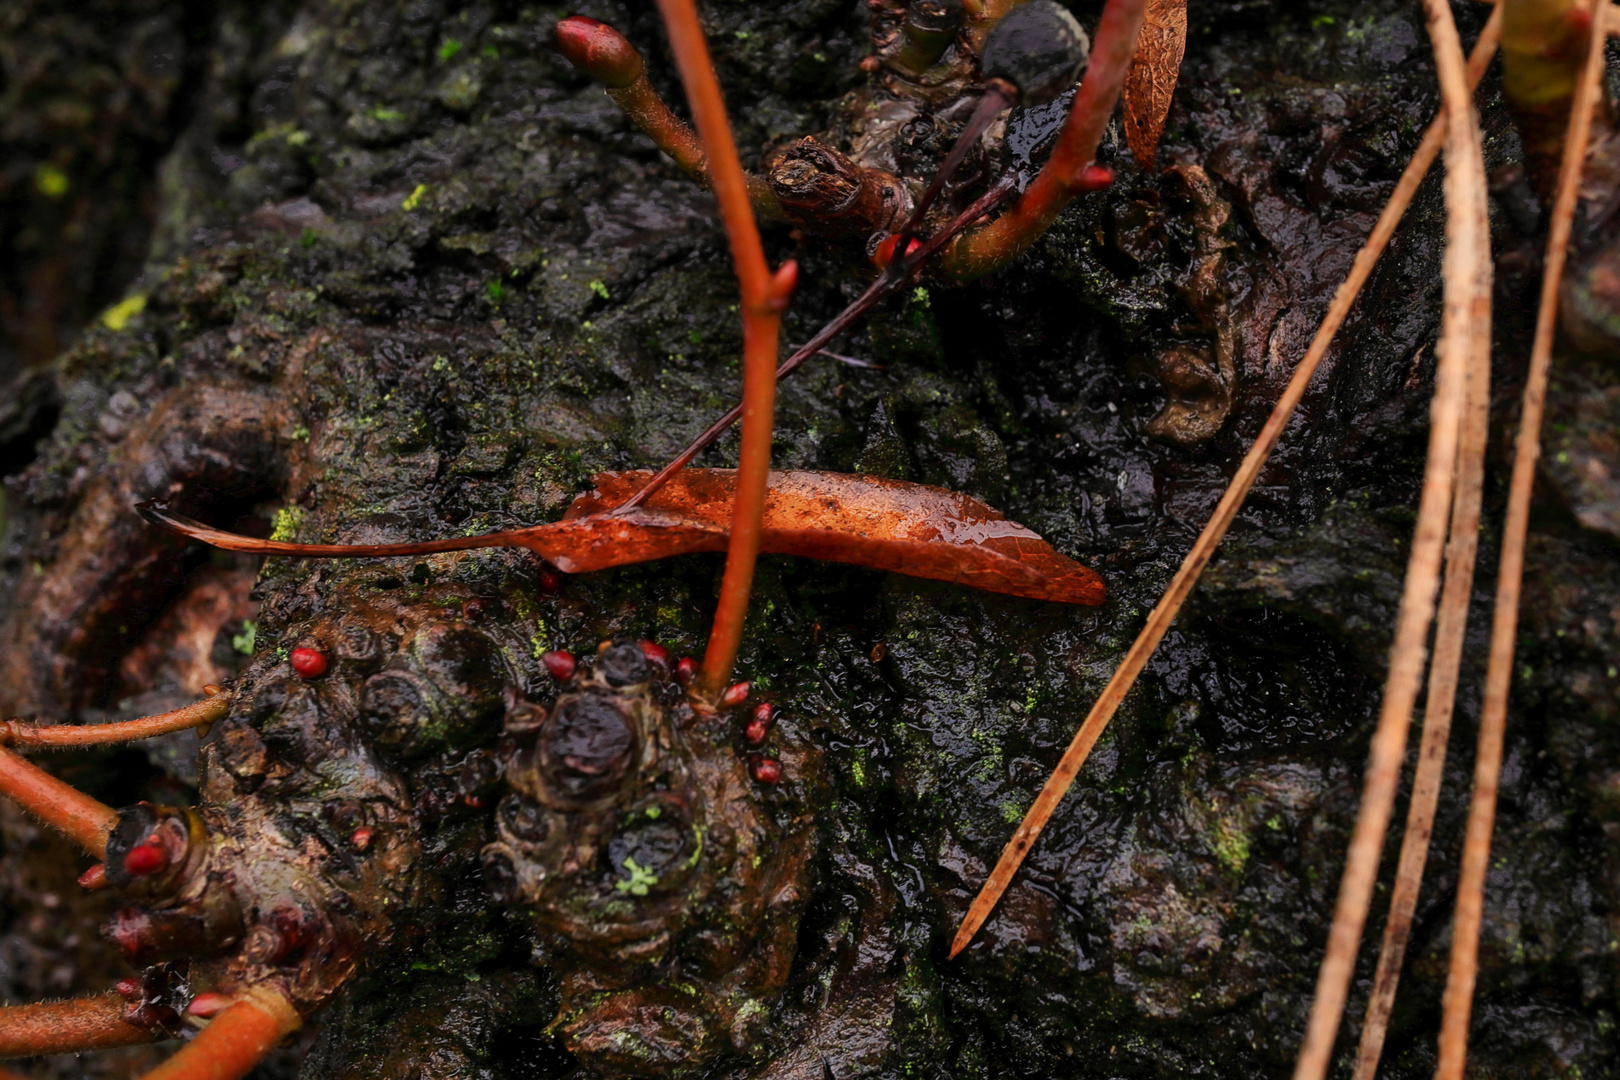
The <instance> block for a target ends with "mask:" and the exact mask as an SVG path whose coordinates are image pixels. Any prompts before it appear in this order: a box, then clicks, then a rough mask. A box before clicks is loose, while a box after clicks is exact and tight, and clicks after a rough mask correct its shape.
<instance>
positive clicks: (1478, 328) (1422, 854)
mask: <svg viewBox="0 0 1620 1080" xmlns="http://www.w3.org/2000/svg"><path fill="white" fill-rule="evenodd" d="M1501 28H1502V6H1501V5H1500V4H1498V5H1497V7H1496V10H1495V11H1494V12H1492V13H1491V18H1490V21H1489V22H1488V23H1486V25H1485V29H1484V30H1483V31H1481V32H1480V36H1479V40H1478V41H1477V42H1475V44H1474V51H1473V52H1472V53H1471V54H1470V55H1469V57H1468V86H1469V89H1470V90H1471V91H1472V90H1473V89H1475V88H1477V87H1478V86H1479V81H1480V79H1481V78H1482V77H1483V76H1484V74H1485V69H1486V68H1488V67H1489V66H1490V63H1491V59H1492V57H1493V55H1494V54H1495V52H1496V44H1497V40H1498V38H1499V37H1500V34H1501ZM1430 133H1431V134H1433V135H1435V136H1438V135H1439V134H1440V125H1439V124H1436V125H1434V126H1432V127H1431V128H1430ZM1483 300H1484V302H1483V303H1481V305H1480V308H1481V310H1478V311H1477V312H1476V314H1475V317H1474V324H1473V342H1472V346H1471V348H1470V350H1469V357H1468V366H1469V370H1468V373H1467V407H1466V411H1465V412H1464V414H1463V427H1462V441H1461V445H1460V447H1459V449H1458V454H1457V490H1456V495H1455V499H1454V501H1453V503H1452V507H1451V536H1450V538H1449V539H1448V540H1447V543H1446V579H1445V584H1444V586H1442V591H1441V596H1440V613H1439V616H1438V618H1437V619H1436V620H1435V635H1434V658H1433V659H1432V660H1431V661H1430V665H1429V689H1428V700H1427V703H1426V704H1425V706H1424V712H1423V742H1422V744H1421V746H1420V749H1419V751H1418V764H1417V770H1416V775H1415V776H1414V778H1413V781H1412V799H1411V802H1410V804H1409V805H1408V807H1407V811H1406V832H1405V835H1404V836H1403V838H1402V840H1401V855H1400V862H1399V866H1398V869H1397V870H1396V874H1395V888H1394V891H1393V892H1392V893H1391V895H1390V901H1389V915H1388V917H1387V918H1386V919H1385V923H1384V940H1383V943H1382V946H1381V947H1380V949H1379V953H1378V970H1377V973H1376V975H1374V977H1373V991H1372V996H1371V997H1370V998H1369V1000H1368V1002H1367V1014H1366V1018H1365V1019H1364V1021H1363V1022H1362V1025H1361V1045H1360V1047H1359V1048H1358V1049H1357V1051H1356V1067H1355V1072H1354V1073H1353V1075H1352V1078H1351V1080H1373V1078H1374V1076H1375V1075H1376V1074H1377V1071H1378V1059H1379V1056H1380V1055H1381V1054H1382V1052H1383V1048H1384V1036H1385V1033H1386V1032H1387V1031H1388V1029H1389V1014H1390V1010H1391V1008H1392V1007H1393V1005H1394V1002H1395V990H1396V988H1397V987H1398V986H1399V984H1400V978H1401V965H1402V963H1403V961H1404V959H1405V956H1406V943H1407V939H1408V937H1409V936H1410V934H1411V929H1412V917H1413V914H1414V913H1415V912H1416V910H1417V898H1418V893H1419V891H1420V890H1421V888H1422V884H1423V867H1424V864H1425V862H1426V861H1427V860H1428V854H1429V838H1430V835H1431V834H1432V833H1433V831H1434V814H1435V808H1436V806H1437V805H1438V804H1439V801H1440V784H1441V781H1442V778H1443V773H1444V770H1445V763H1446V744H1447V742H1448V741H1449V739H1450V736H1451V716H1452V710H1453V707H1454V705H1455V703H1456V698H1457V676H1458V671H1459V669H1460V667H1461V665H1462V654H1463V646H1464V643H1465V642H1464V637H1465V633H1466V631H1467V628H1468V605H1469V601H1470V600H1471V599H1472V597H1473V591H1474V565H1475V563H1476V561H1477V557H1478V552H1479V513H1480V503H1481V501H1482V499H1483V496H1484V486H1485V449H1486V443H1487V440H1488V435H1489V428H1490V419H1491V393H1490V379H1491V310H1490V304H1489V294H1488V292H1487V294H1486V296H1485V297H1484V298H1483Z"/></svg>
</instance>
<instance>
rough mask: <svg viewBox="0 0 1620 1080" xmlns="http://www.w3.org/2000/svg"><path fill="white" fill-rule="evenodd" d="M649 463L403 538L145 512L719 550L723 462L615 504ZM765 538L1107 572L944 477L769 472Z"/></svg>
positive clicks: (417, 549) (937, 560)
mask: <svg viewBox="0 0 1620 1080" xmlns="http://www.w3.org/2000/svg"><path fill="white" fill-rule="evenodd" d="M650 475H651V474H649V473H646V472H621V473H600V474H598V475H597V476H596V477H595V478H594V482H595V483H596V490H594V491H592V492H589V493H587V494H585V495H581V496H580V497H579V498H578V499H576V500H574V504H573V505H572V506H571V507H569V509H568V512H567V514H566V515H565V516H564V517H563V520H561V521H557V522H552V523H550V524H546V525H535V526H532V527H530V528H527V529H516V530H513V531H511V532H501V533H489V534H486V535H484V536H466V537H455V538H450V539H444V540H428V541H424V542H420V543H404V544H293V543H287V542H284V541H278V540H257V539H254V538H252V537H248V536H238V535H236V534H234V533H228V532H222V531H221V530H218V529H213V528H210V527H209V526H207V525H203V524H201V523H199V522H196V521H192V520H190V519H189V518H184V517H180V516H179V515H176V514H171V513H169V512H168V511H167V510H166V509H164V508H162V507H159V506H155V505H152V504H146V505H143V506H142V507H141V508H140V510H141V514H142V516H143V517H145V518H146V519H147V520H148V521H150V522H152V523H154V524H156V525H160V526H162V527H164V528H166V529H170V530H172V531H174V532H178V533H181V534H182V535H185V536H188V537H191V538H192V539H194V540H201V541H203V542H204V543H207V544H212V545H214V546H215V547H221V548H227V549H229V550H232V551H251V552H257V553H259V554H265V555H291V556H297V557H303V558H315V557H341V558H354V557H362V556H387V555H423V554H429V553H431V552H437V551H463V550H466V549H469V548H484V547H522V548H527V549H529V550H530V551H533V552H534V553H535V554H537V555H539V556H540V557H542V558H544V559H546V560H548V561H550V562H551V563H553V564H554V565H555V566H556V567H557V568H558V569H560V570H562V571H564V572H565V573H571V574H581V573H588V572H590V571H593V570H605V569H607V568H609V567H613V566H626V565H629V564H632V563H641V562H649V561H651V560H653V559H662V558H668V557H669V556H672V555H684V554H688V553H691V552H698V551H724V550H725V547H726V538H727V535H728V532H729V530H730V527H731V493H732V488H733V485H734V484H735V483H736V473H735V472H733V471H732V470H730V469H686V470H683V471H682V472H680V473H678V474H676V476H675V477H674V479H672V480H671V481H670V482H669V483H668V484H667V485H666V486H665V487H664V488H663V489H661V490H660V491H659V492H658V493H657V494H656V495H654V496H653V497H652V498H651V499H649V500H648V501H647V503H646V504H645V505H643V506H640V507H638V508H636V509H635V510H632V511H629V512H626V513H623V514H617V513H613V512H612V509H613V507H615V506H617V505H618V504H620V503H622V502H624V501H625V500H626V499H628V498H629V497H630V495H632V494H633V493H634V492H636V491H637V490H639V489H640V487H641V485H642V484H643V483H645V482H646V480H647V478H648V477H649V476H650ZM762 550H764V551H767V552H772V553H775V554H781V555H802V556H804V557H806V558H812V559H823V560H827V561H830V562H844V563H854V564H856V565H858V566H869V567H873V568H874V569H878V570H890V571H893V572H895V573H900V574H907V575H909V576H912V577H922V578H932V579H934V580H937V581H950V582H955V583H957V584H961V585H967V586H969V587H972V588H976V589H983V590H986V591H988V592H1000V593H1009V594H1011V595H1013V596H1023V597H1028V598H1030V599H1035V600H1054V601H1058V602H1060V603H1068V604H1087V605H1096V604H1100V603H1102V602H1103V599H1104V596H1105V589H1104V588H1103V583H1102V579H1101V578H1099V577H1098V576H1097V574H1096V572H1095V571H1092V570H1090V569H1088V568H1086V567H1084V566H1082V565H1080V564H1079V563H1077V562H1075V561H1074V560H1073V559H1070V558H1068V557H1067V556H1065V555H1061V554H1059V553H1058V552H1057V551H1055V550H1054V549H1053V548H1052V546H1051V545H1050V544H1048V543H1047V542H1046V541H1045V540H1042V539H1041V538H1040V537H1039V536H1037V535H1036V534H1035V533H1033V532H1030V531H1029V530H1028V529H1026V528H1024V527H1023V526H1022V525H1019V524H1017V523H1016V522H1012V521H1008V520H1007V519H1006V518H1005V517H1003V516H1002V515H1001V514H999V513H997V512H996V511H995V510H992V509H991V508H990V507H988V506H986V505H985V504H983V503H981V502H979V501H978V500H977V499H973V498H969V497H968V496H966V495H962V494H959V493H957V492H954V491H947V490H945V489H944V488H935V487H925V486H923V485H921V484H907V483H903V482H901V481H898V480H882V479H878V478H876V477H870V476H846V475H842V474H838V473H820V472H773V473H771V480H770V488H769V490H768V492H767V494H766V499H765V520H764V541H763V546H762Z"/></svg>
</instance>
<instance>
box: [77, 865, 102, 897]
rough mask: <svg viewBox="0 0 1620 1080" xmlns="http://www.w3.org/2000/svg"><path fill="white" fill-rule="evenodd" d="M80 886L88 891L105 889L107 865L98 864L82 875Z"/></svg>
mask: <svg viewBox="0 0 1620 1080" xmlns="http://www.w3.org/2000/svg"><path fill="white" fill-rule="evenodd" d="M79 884H80V886H82V887H83V888H86V889H92V890H94V889H105V888H106V887H107V864H106V863H96V865H94V866H92V867H91V868H90V869H88V870H86V871H85V872H84V873H82V874H80V875H79Z"/></svg>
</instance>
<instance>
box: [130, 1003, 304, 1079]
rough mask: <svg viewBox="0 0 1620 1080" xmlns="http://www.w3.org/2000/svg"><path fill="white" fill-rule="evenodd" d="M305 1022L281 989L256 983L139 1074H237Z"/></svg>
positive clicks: (208, 1076) (249, 1069)
mask: <svg viewBox="0 0 1620 1080" xmlns="http://www.w3.org/2000/svg"><path fill="white" fill-rule="evenodd" d="M301 1023H302V1021H301V1019H300V1018H299V1016H298V1012H297V1010H296V1009H294V1008H293V1007H292V1004H291V1003H290V1002H289V1001H288V1000H287V999H286V998H285V997H284V996H283V995H282V994H281V993H280V992H278V991H276V990H272V989H269V988H268V987H256V988H254V989H252V990H249V991H247V992H245V993H243V994H242V995H240V996H239V997H238V998H237V999H236V1001H235V1002H233V1003H232V1004H231V1005H229V1006H227V1007H226V1008H225V1010H224V1011H223V1012H221V1013H220V1014H219V1015H218V1016H216V1017H214V1018H213V1019H212V1020H210V1021H209V1022H208V1026H207V1027H205V1028H203V1029H202V1031H201V1032H200V1033H199V1034H198V1035H197V1037H196V1038H195V1039H192V1040H191V1041H190V1042H189V1043H187V1044H186V1045H185V1046H184V1047H182V1048H181V1049H180V1052H179V1053H177V1054H175V1055H174V1056H173V1057H171V1058H170V1059H169V1060H168V1061H165V1062H164V1063H163V1064H161V1065H159V1066H158V1067H157V1068H155V1069H153V1070H152V1071H151V1072H149V1073H147V1074H146V1075H145V1076H143V1077H141V1080H238V1078H239V1077H243V1076H246V1075H247V1074H248V1073H250V1072H252V1071H253V1067H254V1066H255V1065H257V1064H258V1063H259V1062H260V1061H262V1060H264V1056H265V1055H266V1054H268V1053H269V1052H270V1051H271V1050H273V1049H275V1046H276V1044H277V1043H279V1042H280V1041H281V1040H282V1038H283V1037H285V1036H286V1035H288V1034H290V1033H292V1032H294V1031H297V1030H298V1028H299V1025H300V1024H301Z"/></svg>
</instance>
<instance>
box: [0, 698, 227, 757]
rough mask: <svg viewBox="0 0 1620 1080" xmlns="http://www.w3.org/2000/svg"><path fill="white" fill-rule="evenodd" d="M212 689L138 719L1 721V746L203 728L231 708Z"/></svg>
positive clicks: (125, 738) (90, 741) (92, 742)
mask: <svg viewBox="0 0 1620 1080" xmlns="http://www.w3.org/2000/svg"><path fill="white" fill-rule="evenodd" d="M213 690H214V693H213V695H212V696H210V697H209V698H207V699H206V700H204V701H198V702H193V703H192V704H190V705H186V706H184V707H183V708H179V709H175V710H174V711H173V712H166V713H159V714H158V715H157V716H143V717H141V718H140V719H138V720H122V721H119V722H118V723H115V724H51V725H44V726H41V725H38V724H29V723H24V722H23V721H21V720H0V746H17V747H23V748H27V747H33V746H99V745H101V744H103V743H116V742H129V741H131V740H133V739H150V738H154V737H155V736H158V735H167V734H168V733H169V732H171V731H184V730H186V729H187V728H205V727H207V726H208V725H210V724H216V723H218V722H219V721H221V720H223V719H224V718H225V714H226V713H227V712H228V711H230V707H231V696H230V695H229V694H226V693H223V692H221V691H220V690H219V688H218V687H214V688H213Z"/></svg>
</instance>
